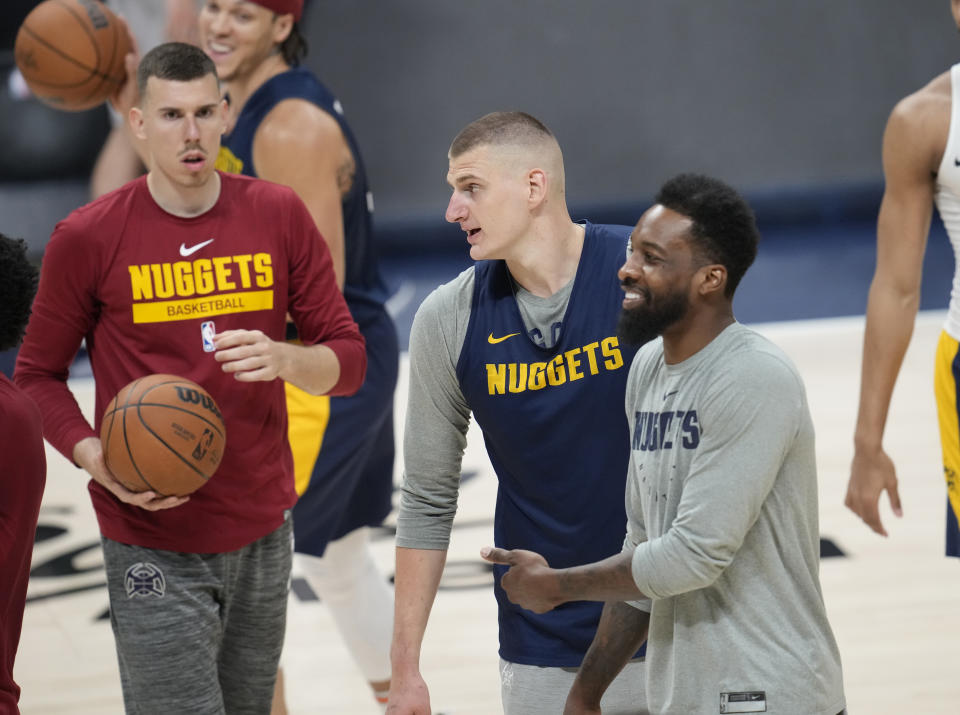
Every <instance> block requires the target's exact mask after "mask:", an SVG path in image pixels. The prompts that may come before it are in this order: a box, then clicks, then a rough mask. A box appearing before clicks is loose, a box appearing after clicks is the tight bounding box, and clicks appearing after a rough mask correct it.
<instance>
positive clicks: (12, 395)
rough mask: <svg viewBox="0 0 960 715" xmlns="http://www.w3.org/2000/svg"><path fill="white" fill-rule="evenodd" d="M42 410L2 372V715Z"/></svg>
mask: <svg viewBox="0 0 960 715" xmlns="http://www.w3.org/2000/svg"><path fill="white" fill-rule="evenodd" d="M41 429H42V427H41V424H40V410H38V409H37V406H36V405H35V404H34V403H33V401H32V400H31V399H30V398H29V397H27V396H26V395H25V394H23V392H21V391H20V390H18V389H17V387H16V386H15V385H14V384H13V383H12V382H10V380H8V379H7V377H6V375H3V374H2V373H0V463H2V464H3V467H2V468H0V713H15V712H18V710H17V701H18V700H19V699H20V688H19V687H18V686H17V684H16V683H15V682H13V660H14V656H16V654H17V644H18V643H19V642H20V629H21V627H22V626H23V605H24V603H25V601H26V599H27V581H28V579H29V578H30V556H31V554H32V553H33V535H34V533H35V532H36V529H37V515H38V514H39V513H40V500H41V498H42V497H43V485H44V483H45V481H46V478H47V460H46V457H45V456H44V452H43V436H42V433H41Z"/></svg>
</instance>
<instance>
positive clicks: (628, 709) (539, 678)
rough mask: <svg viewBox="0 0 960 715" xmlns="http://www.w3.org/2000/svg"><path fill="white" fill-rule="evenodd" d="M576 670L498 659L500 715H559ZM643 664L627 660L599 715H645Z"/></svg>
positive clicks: (605, 694)
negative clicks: (601, 713)
mask: <svg viewBox="0 0 960 715" xmlns="http://www.w3.org/2000/svg"><path fill="white" fill-rule="evenodd" d="M577 670H578V669H577V668H544V667H541V666H537V665H521V664H520V663H511V662H509V661H506V660H504V659H503V658H501V659H500V697H501V699H502V700H503V712H504V715H560V714H561V713H562V712H563V705H564V703H566V702H567V693H569V692H570V687H571V686H572V685H573V680H574V678H576V677H577ZM646 672H647V671H646V664H645V663H644V662H643V659H642V658H639V659H637V660H631V661H630V662H629V663H627V665H626V666H625V667H624V669H623V670H621V671H620V674H619V675H618V676H617V677H616V678H615V679H614V681H613V682H612V683H610V687H609V688H607V692H606V693H604V695H603V700H601V701H600V705H601V707H602V708H603V715H647V690H646V678H647V675H646Z"/></svg>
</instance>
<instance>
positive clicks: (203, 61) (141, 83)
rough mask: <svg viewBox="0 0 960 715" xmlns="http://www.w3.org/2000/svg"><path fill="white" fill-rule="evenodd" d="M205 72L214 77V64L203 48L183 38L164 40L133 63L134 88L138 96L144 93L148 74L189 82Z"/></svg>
mask: <svg viewBox="0 0 960 715" xmlns="http://www.w3.org/2000/svg"><path fill="white" fill-rule="evenodd" d="M208 74H210V75H213V78H214V79H215V80H217V87H219V86H220V78H219V77H218V76H217V66H216V65H215V64H213V60H211V59H210V57H209V56H208V55H207V53H206V52H204V51H203V50H201V49H200V48H199V47H195V46H194V45H188V44H187V43H185V42H164V43H163V44H162V45H157V46H156V47H154V48H153V49H152V50H150V51H149V52H148V53H147V54H145V55H144V56H143V59H141V60H140V66H139V67H137V89H138V90H139V91H140V98H141V99H143V97H145V96H146V92H147V81H148V80H149V79H150V78H151V77H156V78H157V79H167V80H173V81H175V82H190V81H192V80H195V79H200V78H201V77H206V76H207V75H208Z"/></svg>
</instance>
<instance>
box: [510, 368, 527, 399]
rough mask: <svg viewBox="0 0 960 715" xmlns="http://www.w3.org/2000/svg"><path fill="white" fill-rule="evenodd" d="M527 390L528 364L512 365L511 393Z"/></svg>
mask: <svg viewBox="0 0 960 715" xmlns="http://www.w3.org/2000/svg"><path fill="white" fill-rule="evenodd" d="M525 389H527V363H525V362H522V363H519V364H517V363H515V362H512V363H510V392H523V391H524V390H525Z"/></svg>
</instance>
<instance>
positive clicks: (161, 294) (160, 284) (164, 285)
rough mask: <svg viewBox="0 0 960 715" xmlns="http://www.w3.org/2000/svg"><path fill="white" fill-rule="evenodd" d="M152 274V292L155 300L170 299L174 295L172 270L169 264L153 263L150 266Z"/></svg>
mask: <svg viewBox="0 0 960 715" xmlns="http://www.w3.org/2000/svg"><path fill="white" fill-rule="evenodd" d="M150 273H152V274H153V290H154V292H155V293H156V295H157V298H170V297H172V296H173V295H174V285H173V270H172V269H171V268H170V264H169V263H154V264H153V265H152V266H150Z"/></svg>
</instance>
